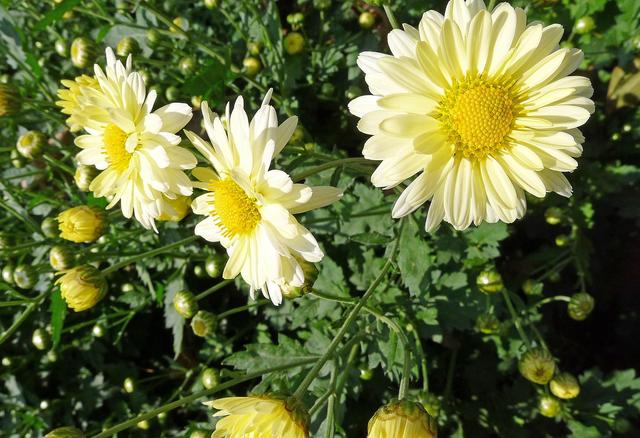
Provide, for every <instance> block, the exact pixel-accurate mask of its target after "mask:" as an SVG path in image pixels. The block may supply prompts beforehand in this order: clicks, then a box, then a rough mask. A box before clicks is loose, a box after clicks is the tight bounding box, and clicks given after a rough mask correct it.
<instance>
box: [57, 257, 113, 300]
mask: <svg viewBox="0 0 640 438" xmlns="http://www.w3.org/2000/svg"><path fill="white" fill-rule="evenodd" d="M56 284H57V285H59V286H60V294H61V295H62V298H63V299H64V300H65V301H66V302H67V306H69V307H70V308H72V309H73V310H75V311H76V312H82V311H84V310H87V309H90V308H92V307H93V306H95V305H96V304H97V303H98V301H100V300H101V299H102V298H103V297H104V296H105V294H106V293H107V281H106V280H105V278H104V275H102V272H100V270H98V269H96V268H94V267H93V266H91V265H82V266H76V267H75V268H72V269H69V270H67V271H64V273H63V275H62V277H60V278H59V279H58V280H57V281H56Z"/></svg>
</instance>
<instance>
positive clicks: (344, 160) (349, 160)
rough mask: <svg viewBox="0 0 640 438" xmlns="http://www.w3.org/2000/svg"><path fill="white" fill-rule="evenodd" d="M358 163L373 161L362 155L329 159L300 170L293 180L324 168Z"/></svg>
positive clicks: (296, 180) (299, 179)
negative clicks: (361, 156) (326, 161)
mask: <svg viewBox="0 0 640 438" xmlns="http://www.w3.org/2000/svg"><path fill="white" fill-rule="evenodd" d="M358 163H368V164H371V161H369V160H367V159H366V158H360V157H354V158H341V159H339V160H333V161H329V162H328V163H324V164H319V165H317V166H314V167H312V168H310V169H307V170H305V171H303V172H300V173H299V174H297V175H294V176H293V177H292V178H291V179H292V180H293V182H300V181H302V180H303V179H305V178H307V177H309V176H312V175H315V174H316V173H320V172H322V171H324V170H327V169H332V168H334V167H338V166H345V165H348V164H358Z"/></svg>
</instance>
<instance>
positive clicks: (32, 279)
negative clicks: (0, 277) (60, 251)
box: [13, 265, 38, 289]
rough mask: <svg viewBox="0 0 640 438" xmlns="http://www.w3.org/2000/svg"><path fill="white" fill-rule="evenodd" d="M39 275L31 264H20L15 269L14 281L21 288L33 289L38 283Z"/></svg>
mask: <svg viewBox="0 0 640 438" xmlns="http://www.w3.org/2000/svg"><path fill="white" fill-rule="evenodd" d="M37 279H38V275H37V274H36V271H35V269H34V268H33V267H32V266H30V265H18V266H16V269H15V270H14V271H13V282H14V283H15V285H16V286H18V287H19V288H20V289H31V288H32V287H33V286H35V284H36V280H37Z"/></svg>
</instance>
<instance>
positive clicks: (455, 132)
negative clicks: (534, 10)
mask: <svg viewBox="0 0 640 438" xmlns="http://www.w3.org/2000/svg"><path fill="white" fill-rule="evenodd" d="M562 33H563V30H562V26H560V25H557V24H554V25H551V26H546V27H545V26H543V25H542V24H540V23H537V22H534V23H530V24H529V25H527V24H526V16H525V13H524V11H523V10H522V9H519V8H513V7H512V6H510V5H509V4H507V3H501V4H499V5H498V6H497V7H496V8H495V9H494V10H493V11H491V12H489V11H488V10H486V7H485V5H484V2H483V1H482V0H467V1H464V0H452V1H450V2H449V4H448V5H447V9H446V12H445V15H444V16H442V15H441V14H439V13H438V12H435V11H429V12H426V13H425V14H424V16H423V18H422V20H421V21H420V25H419V27H418V29H415V28H413V27H411V26H408V25H405V26H404V30H393V31H392V32H391V33H390V34H389V36H388V42H389V47H390V49H391V52H392V53H393V55H385V54H382V53H375V52H364V53H362V54H360V57H359V58H358V65H359V66H360V68H361V69H362V70H363V71H364V73H365V78H366V81H367V83H368V85H369V89H370V91H371V93H372V95H368V96H361V97H359V98H357V99H355V100H353V101H352V102H351V103H350V105H349V108H350V110H351V112H352V113H353V114H354V115H356V116H358V117H361V120H360V122H359V124H358V128H359V129H360V131H362V132H363V133H365V134H369V135H372V137H371V138H370V139H369V140H367V142H366V144H365V146H364V150H363V154H364V156H365V157H366V158H368V159H371V160H381V161H382V163H380V165H379V166H378V168H377V169H376V171H375V172H374V173H373V175H372V177H371V181H372V182H373V184H374V185H376V186H378V187H385V188H390V187H394V186H397V185H399V184H401V183H402V182H403V181H404V180H406V179H408V178H411V177H413V176H414V175H416V174H417V175H418V176H417V177H416V178H415V179H414V180H413V181H412V182H411V183H410V184H409V185H408V187H407V188H406V189H405V190H404V191H403V193H402V194H401V195H400V197H399V199H398V201H397V202H396V204H395V206H394V208H393V213H392V214H393V216H394V217H396V218H399V217H402V216H405V215H407V214H409V213H411V212H413V211H414V210H416V209H417V208H418V207H419V206H420V205H422V204H424V203H425V202H427V201H428V200H431V205H430V207H429V213H428V215H427V221H426V229H427V230H428V231H431V230H433V229H435V228H436V227H437V226H438V224H439V223H440V222H441V221H442V220H445V221H447V222H449V223H451V224H452V225H453V226H454V227H455V228H456V229H465V228H467V227H468V226H469V225H471V224H472V223H473V224H476V225H477V224H480V223H481V222H483V221H488V222H496V221H498V220H501V221H504V222H508V223H510V222H513V221H514V220H516V219H517V218H521V217H522V216H523V215H524V212H525V209H526V200H525V192H528V193H530V194H532V195H533V196H536V197H539V198H542V197H544V196H545V194H546V193H547V192H550V191H552V192H556V193H558V194H560V195H562V196H566V197H568V196H570V195H571V192H572V189H571V185H570V184H569V182H568V181H567V179H566V178H565V176H564V175H563V172H571V171H573V170H574V169H575V168H576V167H577V162H576V160H575V157H579V156H580V155H581V153H582V146H581V144H582V143H583V141H584V137H583V136H582V134H581V133H580V131H579V130H578V129H577V128H578V127H579V126H581V125H583V124H584V123H585V122H586V121H587V119H588V118H589V115H590V114H591V113H592V112H593V111H594V104H593V102H592V101H591V100H590V99H589V97H590V96H591V95H592V93H593V90H592V88H591V84H590V82H589V80H588V79H586V78H584V77H580V76H568V75H569V74H571V73H572V72H573V71H574V70H575V69H576V68H577V67H578V66H579V65H580V62H581V61H582V57H583V55H582V52H581V51H580V50H577V49H559V48H558V43H559V41H560V38H561V37H562Z"/></svg>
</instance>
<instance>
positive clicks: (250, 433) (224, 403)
mask: <svg viewBox="0 0 640 438" xmlns="http://www.w3.org/2000/svg"><path fill="white" fill-rule="evenodd" d="M205 405H207V406H210V407H212V408H214V409H218V410H219V412H217V413H216V414H215V416H216V417H224V418H222V419H220V420H219V421H218V423H217V424H216V430H215V431H214V432H213V434H212V435H211V438H235V437H252V438H283V437H286V438H307V437H308V436H309V414H308V413H307V411H306V410H305V409H304V407H303V406H302V404H301V403H300V402H299V401H298V400H297V399H295V398H293V397H278V396H252V397H227V398H221V399H218V400H213V401H210V402H206V403H205Z"/></svg>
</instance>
